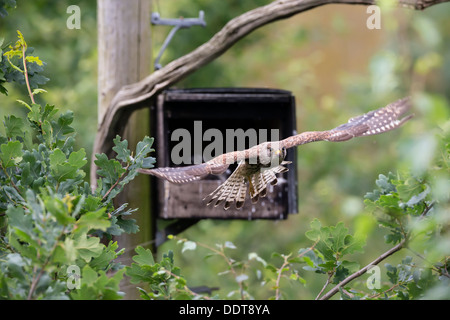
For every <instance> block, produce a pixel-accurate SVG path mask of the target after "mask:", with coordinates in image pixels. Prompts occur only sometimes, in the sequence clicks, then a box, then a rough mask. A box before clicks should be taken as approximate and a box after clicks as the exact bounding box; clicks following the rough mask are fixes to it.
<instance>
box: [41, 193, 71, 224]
mask: <svg viewBox="0 0 450 320" xmlns="http://www.w3.org/2000/svg"><path fill="white" fill-rule="evenodd" d="M44 204H45V207H46V209H47V210H48V212H50V213H51V214H52V215H53V216H54V217H55V218H56V221H58V223H60V224H62V225H63V226H67V225H68V224H70V223H74V222H75V219H74V218H73V217H72V216H71V214H70V211H69V209H68V207H67V205H66V203H64V201H63V200H61V199H59V198H56V197H48V198H46V199H44Z"/></svg>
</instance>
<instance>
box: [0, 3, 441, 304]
mask: <svg viewBox="0 0 450 320" xmlns="http://www.w3.org/2000/svg"><path fill="white" fill-rule="evenodd" d="M269 2H270V1H268V0H265V1H264V0H252V1H237V0H229V1H217V0H215V1H211V0H177V1H175V0H164V1H163V0H159V1H158V0H154V1H153V9H154V11H157V12H159V13H160V15H161V17H164V18H175V17H180V16H183V17H197V16H198V12H199V10H203V11H204V12H205V20H206V22H207V27H205V28H201V27H194V28H191V29H188V30H180V31H178V32H177V34H176V35H175V37H174V39H173V40H172V42H171V43H170V46H169V48H168V49H167V50H166V52H165V53H164V55H163V57H162V60H161V63H162V65H163V66H164V65H165V64H167V63H168V62H169V61H171V60H173V59H176V58H178V57H180V56H182V55H184V54H187V53H188V52H190V51H191V50H193V49H195V48H196V47H197V46H199V45H201V44H203V43H204V42H206V41H207V40H209V39H210V38H211V36H213V35H214V34H215V33H216V32H217V31H218V30H220V29H221V28H222V27H223V26H224V24H225V23H226V22H227V21H229V20H230V19H232V18H233V17H235V16H237V15H239V14H241V13H243V12H245V11H248V10H250V9H253V8H255V7H257V6H261V5H264V4H267V3H269ZM72 4H76V5H78V6H80V8H81V29H80V30H76V29H74V30H69V29H67V28H66V20H67V18H68V16H69V15H68V14H67V13H66V9H67V7H68V6H69V5H72ZM381 7H382V13H381V29H380V30H369V29H368V28H367V27H366V20H367V18H368V17H369V16H370V14H368V13H366V7H365V6H352V5H326V6H323V7H318V8H316V9H314V10H311V11H308V12H305V13H302V14H299V15H296V16H294V17H291V18H289V19H287V20H283V21H278V22H275V23H272V24H269V25H267V26H265V27H263V28H260V29H258V30H257V31H255V32H253V33H252V34H250V35H249V36H247V37H246V38H244V39H242V40H240V41H239V42H238V43H237V44H236V45H235V46H233V47H232V48H231V49H230V50H228V51H227V52H226V53H225V54H223V55H222V56H221V57H219V58H218V59H216V60H215V61H213V62H212V63H210V64H209V65H207V66H206V67H204V68H201V69H200V70H198V71H196V72H195V73H194V74H192V75H190V76H189V77H187V78H186V79H184V80H183V81H181V82H180V83H178V84H177V87H179V88H194V87H268V88H279V89H284V90H290V91H292V92H293V94H294V95H295V96H296V104H297V131H298V132H302V131H310V130H325V129H331V128H334V127H335V126H337V125H339V124H341V123H344V122H346V121H347V120H348V119H349V118H350V117H353V116H356V115H359V114H362V113H364V112H367V111H369V110H372V109H375V108H378V107H381V106H384V105H386V104H387V103H389V102H392V101H394V100H397V99H399V98H401V97H404V96H407V95H411V96H412V97H413V98H414V108H415V110H414V113H415V114H416V117H415V118H414V119H413V120H412V121H410V122H408V123H407V124H406V125H405V126H404V127H402V128H401V129H399V130H396V131H394V132H390V133H388V134H384V135H379V136H371V137H365V138H360V139H355V140H351V141H349V142H346V143H342V144H335V143H326V142H322V143H314V144H309V145H305V146H302V147H300V148H298V149H297V150H291V151H290V152H298V164H297V165H298V181H299V184H298V188H299V197H298V199H299V208H298V210H299V214H296V215H290V216H289V218H288V219H287V220H284V221H265V220H257V221H240V220H239V221H233V220H228V221H220V220H204V221H201V222H199V223H198V224H196V225H195V226H193V227H191V228H190V229H188V230H187V231H185V232H183V233H182V234H181V235H180V237H186V238H188V239H191V240H194V241H199V242H202V243H205V244H207V245H210V246H214V245H215V244H216V243H224V242H225V241H231V242H233V243H234V245H235V246H236V247H237V249H234V250H231V249H230V250H229V253H230V255H231V257H233V258H235V259H236V260H240V259H246V257H247V255H248V253H251V252H257V253H258V254H259V255H260V256H261V257H262V258H264V259H266V260H268V261H271V262H274V263H275V261H277V260H276V259H274V258H271V254H272V253H273V252H279V253H285V254H287V253H290V252H294V253H295V252H297V251H298V249H300V248H304V247H309V246H310V245H311V242H310V241H309V240H308V239H307V238H306V237H305V235H304V234H305V231H306V230H308V229H309V223H310V221H312V220H313V219H314V218H319V219H320V220H321V221H322V224H323V225H335V224H337V223H338V222H339V221H344V222H345V224H346V226H347V227H348V228H349V229H350V230H351V231H352V232H354V233H355V234H356V235H357V236H358V237H361V238H364V239H366V242H367V244H366V247H365V253H364V254H359V255H358V256H355V257H354V259H355V260H357V261H358V262H359V263H360V265H361V266H362V265H365V264H367V263H369V262H370V261H371V260H373V259H374V258H375V257H377V256H378V255H380V254H381V253H382V252H384V251H385V250H386V249H387V248H388V246H387V245H386V244H385V243H384V240H383V236H384V234H383V231H382V229H380V228H378V227H377V225H376V221H375V219H374V218H373V217H372V216H371V215H370V214H368V213H366V212H365V211H364V205H363V197H364V195H365V194H366V193H367V192H370V191H372V190H373V189H374V188H375V180H376V178H377V177H378V175H379V174H380V173H382V174H387V173H388V172H389V171H392V172H396V171H397V170H400V169H407V168H412V169H413V170H415V171H416V172H420V171H423V170H426V169H427V168H428V166H429V164H430V163H429V161H430V157H429V155H431V154H433V153H434V151H435V150H434V147H435V143H434V139H435V138H434V134H435V133H437V132H438V131H439V128H440V126H442V125H444V123H445V122H446V121H447V120H448V119H449V113H450V110H449V99H450V84H449V83H450V19H448V17H449V16H450V3H444V4H440V5H437V6H434V7H431V8H429V9H427V10H425V11H413V10H409V9H398V8H392V7H389V5H388V4H386V3H385V1H384V2H382V3H381ZM149 23H150V22H149ZM18 29H19V30H20V31H21V32H22V33H23V34H24V36H25V39H26V40H27V43H28V45H29V46H31V47H34V48H35V53H36V55H38V56H39V57H40V58H41V59H42V60H43V61H45V62H46V63H47V66H46V68H45V72H44V75H45V76H47V77H48V78H50V81H49V82H48V83H47V84H46V85H45V86H44V89H46V90H47V91H48V93H44V94H40V95H38V98H37V99H38V100H39V101H42V102H46V103H49V104H54V105H56V106H57V107H58V108H59V109H60V110H68V109H70V110H73V111H74V113H75V122H74V127H75V129H76V131H77V144H78V147H84V148H85V149H86V151H87V152H88V154H89V156H91V154H90V151H91V150H92V144H93V140H94V137H95V134H96V128H97V112H96V110H97V109H96V106H97V82H96V81H97V79H96V74H97V50H96V47H97V35H96V2H95V1H87V0H81V1H75V2H74V1H65V0H63V1H56V0H53V1H49V0H47V1H44V0H36V1H27V2H26V3H25V2H23V1H18V5H17V8H16V9H14V10H9V16H8V17H6V18H4V19H0V32H1V33H0V34H1V36H2V37H4V38H5V43H8V42H14V41H15V39H16V30H18ZM169 31H170V27H165V26H153V27H152V37H153V39H152V42H153V55H154V57H156V55H157V54H158V51H159V49H160V47H161V45H162V43H163V41H164V39H165V37H166V36H167V34H168V32H169ZM150 72H151V70H149V73H150ZM118 76H119V75H118ZM7 88H8V90H9V95H10V97H4V96H0V118H1V119H3V117H4V115H5V114H16V115H17V114H19V115H20V114H25V111H26V110H24V107H23V106H21V105H20V104H19V103H16V102H15V100H16V99H22V100H26V101H28V99H27V96H26V91H25V90H24V88H18V87H17V86H11V85H7ZM86 169H88V168H86ZM444 192H445V191H444ZM136 214H139V213H136ZM132 249H133V248H127V250H128V252H130V255H129V257H130V258H131V255H132V254H133V250H132ZM167 250H174V252H175V259H176V263H177V264H178V265H179V266H180V268H181V270H182V273H183V274H184V275H185V277H186V278H187V280H188V284H189V285H191V286H201V285H206V286H210V287H219V288H220V291H219V294H220V295H221V296H222V297H225V296H226V295H227V293H228V292H230V291H232V290H235V289H236V288H237V285H236V283H235V282H234V280H233V279H232V278H231V277H230V276H229V275H222V276H220V275H217V274H218V273H219V272H221V271H224V270H226V269H227V266H226V264H225V263H224V262H223V261H222V260H221V259H220V258H218V257H212V258H209V259H205V258H204V257H205V256H206V255H207V254H208V253H210V252H208V251H207V250H205V249H197V250H196V251H186V252H184V253H183V254H181V247H180V245H177V244H176V241H169V242H167V243H165V244H164V245H162V246H161V247H160V248H159V249H158V254H159V255H161V254H162V253H164V252H167ZM406 253H407V252H406ZM406 253H405V254H406ZM401 256H402V255H401V254H400V255H397V256H395V257H393V258H392V259H391V260H389V262H390V263H391V264H395V263H396V261H398V260H400V259H401ZM279 262H280V261H279ZM300 272H301V275H302V276H303V277H304V278H305V279H306V280H307V286H306V287H303V286H302V285H300V284H294V285H292V284H288V283H282V285H283V292H284V293H285V294H286V297H288V298H290V299H311V298H314V297H315V296H316V295H317V293H318V292H319V290H320V289H321V288H322V286H323V284H324V282H325V281H326V275H318V274H314V273H308V272H306V271H300ZM382 272H384V271H383V270H382ZM255 278H256V277H255ZM250 281H256V280H254V279H253V278H251V279H250ZM255 283H256V282H255ZM250 294H252V295H253V296H254V297H255V298H260V299H265V298H267V297H269V296H272V295H273V291H271V290H270V286H268V285H266V286H260V285H259V284H257V285H256V284H255V285H252V286H250ZM233 297H234V298H238V296H231V298H233Z"/></svg>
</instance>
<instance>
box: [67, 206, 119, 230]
mask: <svg viewBox="0 0 450 320" xmlns="http://www.w3.org/2000/svg"><path fill="white" fill-rule="evenodd" d="M105 211H106V208H101V209H99V210H97V211H91V212H86V213H85V214H83V215H82V216H81V217H80V219H79V220H78V221H77V222H76V225H77V226H78V228H77V229H76V230H75V232H88V231H89V230H92V229H96V230H102V231H106V229H108V228H109V227H110V226H111V221H109V219H108V217H107V216H106V214H105Z"/></svg>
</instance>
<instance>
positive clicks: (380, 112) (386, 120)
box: [281, 97, 413, 148]
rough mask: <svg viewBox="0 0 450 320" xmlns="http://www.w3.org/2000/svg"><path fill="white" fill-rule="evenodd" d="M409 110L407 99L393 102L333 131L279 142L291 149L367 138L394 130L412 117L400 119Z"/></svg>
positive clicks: (303, 134) (408, 100) (318, 132)
mask: <svg viewBox="0 0 450 320" xmlns="http://www.w3.org/2000/svg"><path fill="white" fill-rule="evenodd" d="M410 108H411V101H410V99H409V97H407V98H403V99H400V100H398V101H396V102H393V103H391V104H389V105H387V106H386V107H383V108H380V109H377V110H374V111H370V112H368V113H366V114H363V115H361V116H358V117H354V118H351V119H350V120H349V121H348V122H347V123H344V124H342V125H340V126H338V127H336V128H334V129H331V130H328V131H310V132H303V133H300V134H298V135H295V136H292V137H289V138H287V139H284V140H282V141H281V144H282V146H284V147H285V148H292V147H295V146H299V145H302V144H306V143H310V142H315V141H331V142H341V141H347V140H350V139H352V138H354V137H360V136H369V135H374V134H380V133H383V132H387V131H391V130H394V129H396V128H398V127H400V126H401V125H402V124H403V123H405V122H406V121H408V120H409V119H411V118H412V117H413V115H408V116H406V117H404V118H402V119H400V117H401V116H402V115H403V114H404V113H405V112H406V111H408V110H409V109H410Z"/></svg>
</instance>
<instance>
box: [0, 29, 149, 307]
mask: <svg viewBox="0 0 450 320" xmlns="http://www.w3.org/2000/svg"><path fill="white" fill-rule="evenodd" d="M28 52H30V50H29V49H28V48H27V45H26V43H25V40H24V39H23V36H22V35H21V34H20V32H19V40H18V41H17V43H16V44H15V46H10V47H9V51H6V52H5V53H4V55H3V57H7V61H8V63H9V67H8V68H4V69H3V70H4V71H5V79H6V80H7V81H16V82H19V83H24V84H26V86H27V89H28V92H29V95H30V99H31V101H32V103H31V104H27V103H25V102H22V104H23V105H25V106H26V107H27V108H28V114H27V117H26V119H22V118H18V117H15V116H7V117H5V120H4V122H3V124H4V127H5V132H6V135H5V136H3V135H2V136H0V184H1V188H0V225H1V234H0V279H1V280H0V298H3V299H69V298H72V299H102V298H103V299H116V298H120V297H121V294H120V292H119V287H118V284H119V281H120V280H121V279H122V277H123V272H124V271H125V270H124V269H123V268H122V267H123V266H121V265H119V264H118V263H116V262H114V259H116V258H117V256H119V255H121V254H122V253H123V250H119V248H118V245H117V242H113V241H112V236H115V235H120V234H122V233H124V232H125V233H135V232H137V231H138V230H139V228H138V226H137V225H136V224H135V220H134V219H126V218H125V217H126V216H128V215H130V214H131V213H132V212H133V211H134V210H132V209H128V208H127V205H126V204H124V205H122V206H120V207H119V208H114V205H113V199H114V198H115V196H116V195H117V194H118V193H120V191H121V190H122V189H123V188H124V186H125V185H126V184H127V183H128V182H130V181H131V180H132V179H133V178H134V177H135V176H136V175H137V173H138V171H137V170H138V169H139V168H150V167H152V166H153V163H154V162H155V159H154V158H152V157H148V154H149V153H150V152H152V151H154V150H153V149H152V148H151V146H152V143H153V139H151V138H148V137H145V138H144V139H143V141H141V142H139V143H138V144H137V147H136V154H132V153H131V151H130V150H129V149H128V142H127V141H126V140H123V141H121V139H120V137H116V139H114V144H115V145H114V147H113V150H114V151H115V152H116V153H117V156H116V159H108V158H107V156H106V155H104V154H100V155H96V160H95V163H96V165H97V166H98V168H99V169H98V171H97V173H98V175H99V179H98V181H97V185H98V187H97V188H96V190H91V188H90V185H89V184H88V183H87V182H86V181H85V178H86V173H85V171H84V170H83V167H84V166H85V165H86V163H87V160H86V152H85V150H84V149H80V150H74V143H75V139H74V130H73V128H72V127H71V123H72V121H73V114H72V112H70V111H67V112H65V113H59V112H58V109H56V108H55V107H54V106H51V105H45V106H41V105H39V104H36V103H35V102H34V95H35V94H37V93H40V92H42V91H43V90H41V89H37V88H35V89H34V90H33V91H32V86H37V85H38V84H39V83H40V82H39V81H34V80H36V78H33V77H32V75H34V76H35V77H36V75H37V70H39V71H42V70H41V69H39V68H38V67H36V65H37V66H43V65H44V64H43V63H42V61H41V60H40V59H39V58H38V57H32V56H29V55H28ZM14 61H16V62H18V61H22V62H23V63H22V64H20V63H18V64H17V65H15V64H13V62H14ZM30 70H34V71H33V73H31V72H30ZM33 79H34V80H33ZM41 79H42V78H41ZM2 92H3V93H5V92H6V90H3V91H2ZM68 270H70V271H68ZM74 271H76V272H74ZM109 273H111V274H114V275H112V276H109ZM75 287H76V288H78V289H79V290H75V291H73V292H71V291H70V290H68V288H71V289H73V288H75Z"/></svg>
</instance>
